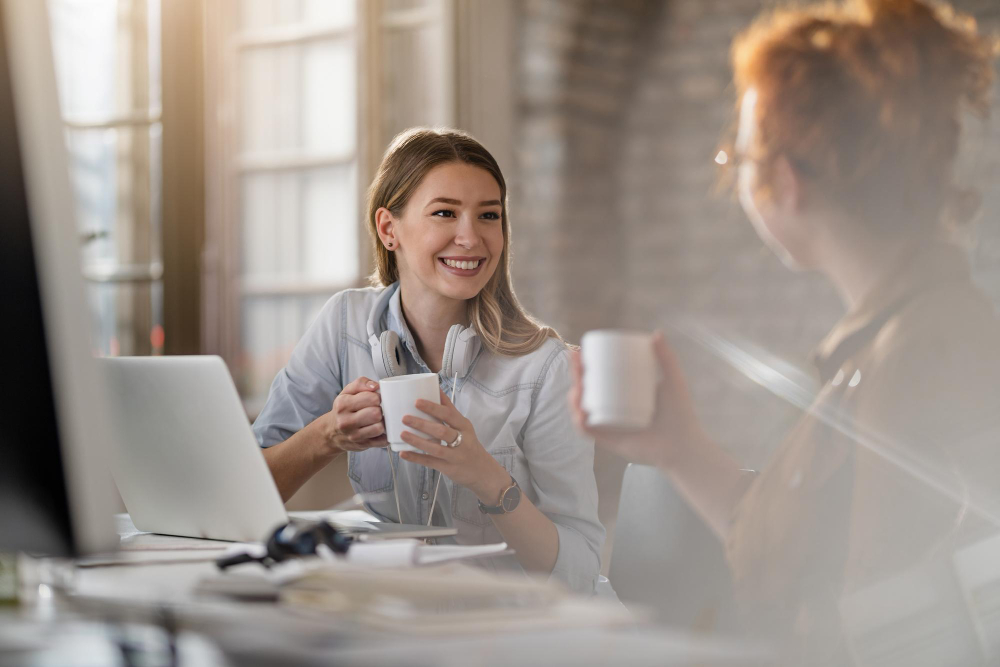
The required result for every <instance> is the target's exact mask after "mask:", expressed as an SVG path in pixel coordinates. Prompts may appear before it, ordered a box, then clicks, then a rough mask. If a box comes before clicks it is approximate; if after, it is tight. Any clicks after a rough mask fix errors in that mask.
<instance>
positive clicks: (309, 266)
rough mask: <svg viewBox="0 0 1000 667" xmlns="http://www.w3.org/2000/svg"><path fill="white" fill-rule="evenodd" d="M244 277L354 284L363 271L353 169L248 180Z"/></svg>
mask: <svg viewBox="0 0 1000 667" xmlns="http://www.w3.org/2000/svg"><path fill="white" fill-rule="evenodd" d="M242 197H243V200H242V201H243V211H242V221H243V222H242V226H241V228H242V230H243V238H242V245H243V253H242V259H243V274H244V275H245V276H248V277H251V278H256V279H261V278H269V279H277V280H299V281H329V282H332V283H348V282H352V281H353V280H354V279H355V278H356V276H357V273H358V270H359V262H358V215H357V204H356V203H355V202H356V199H357V187H356V177H355V170H354V168H353V167H336V168H328V169H312V170H307V171H304V172H302V173H294V172H293V173H259V174H251V175H248V176H246V177H244V179H243V195H242Z"/></svg>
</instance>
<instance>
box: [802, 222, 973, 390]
mask: <svg viewBox="0 0 1000 667" xmlns="http://www.w3.org/2000/svg"><path fill="white" fill-rule="evenodd" d="M970 274H971V270H970V267H969V259H968V256H967V254H966V252H965V251H964V250H963V249H962V248H961V247H959V246H958V245H956V244H954V243H948V242H945V241H935V242H931V243H927V244H924V245H921V246H919V247H917V248H915V249H914V250H913V251H911V252H908V253H906V254H905V255H903V256H902V257H900V258H899V260H898V261H896V262H895V263H894V265H893V268H892V270H889V271H886V272H885V273H884V274H883V277H882V278H881V279H880V280H879V281H878V282H877V283H876V284H875V285H873V286H872V288H871V289H869V290H868V293H867V294H866V295H865V296H864V297H863V298H862V299H861V300H860V301H858V302H857V303H856V304H854V306H853V307H852V308H851V309H850V310H849V311H848V313H847V314H846V315H845V316H844V317H843V318H842V319H841V320H840V322H838V323H837V325H836V326H835V327H834V328H833V330H832V331H831V332H830V333H829V334H827V336H826V338H824V339H823V340H822V342H820V344H819V345H818V346H817V347H816V350H815V351H814V352H813V355H812V360H813V363H815V364H816V366H817V368H818V369H819V372H820V378H821V380H822V381H823V382H826V381H827V380H829V379H830V378H831V377H832V376H833V375H834V374H835V373H836V372H837V370H838V369H839V368H840V366H841V364H843V362H844V361H846V360H847V359H848V358H850V357H851V356H852V355H853V354H854V353H856V352H857V351H858V350H857V349H854V348H856V347H857V346H858V344H859V343H860V345H861V346H862V347H863V346H864V344H865V343H867V342H868V341H870V340H871V335H874V334H876V333H877V330H878V329H880V328H881V325H883V324H885V322H886V321H887V320H888V319H889V318H890V317H891V316H892V315H893V314H894V313H895V312H897V311H898V310H899V309H900V308H901V307H902V306H903V304H904V303H906V302H908V301H909V300H910V299H912V298H913V297H914V296H916V295H917V294H919V293H921V292H924V291H927V290H929V289H932V288H933V287H935V286H937V285H941V284H943V283H948V282H954V281H961V280H966V281H967V280H969V279H970ZM872 329H874V330H875V331H872ZM866 334H870V335H866ZM859 339H863V340H860V341H859Z"/></svg>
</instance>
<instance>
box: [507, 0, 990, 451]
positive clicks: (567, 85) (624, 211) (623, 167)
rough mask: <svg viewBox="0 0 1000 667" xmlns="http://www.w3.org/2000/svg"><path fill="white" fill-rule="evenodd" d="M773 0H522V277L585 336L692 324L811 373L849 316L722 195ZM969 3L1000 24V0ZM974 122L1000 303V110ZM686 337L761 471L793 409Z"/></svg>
mask: <svg viewBox="0 0 1000 667" xmlns="http://www.w3.org/2000/svg"><path fill="white" fill-rule="evenodd" d="M768 4H771V3H764V2H760V1H759V0H674V1H670V2H667V1H663V2H658V1H639V0H632V1H627V2H621V1H614V0H518V12H517V14H518V16H517V31H516V33H517V39H518V42H519V43H518V48H517V50H516V52H517V54H518V57H517V58H518V60H517V65H516V76H517V85H516V87H515V88H516V90H517V99H516V101H515V107H516V115H515V124H514V126H515V128H516V133H515V143H514V150H515V169H514V173H513V174H511V175H510V181H511V200H512V207H511V210H512V219H513V225H514V227H513V229H514V253H515V282H516V287H517V290H518V294H519V296H520V297H521V299H522V301H523V302H524V303H525V304H526V305H527V307H528V308H529V309H530V310H531V311H532V312H534V313H535V314H537V315H538V316H540V317H541V318H543V319H544V320H546V321H547V322H548V323H550V324H552V325H554V326H556V327H557V328H558V329H559V330H560V332H561V333H563V335H564V336H566V337H568V338H569V339H570V340H579V337H580V335H581V334H582V333H583V332H584V331H586V330H587V329H591V328H597V327H607V326H616V327H618V326H625V327H639V328H652V327H654V326H663V325H665V324H667V323H669V322H677V321H694V322H697V323H699V324H701V325H704V326H705V327H707V328H708V329H709V330H711V331H713V332H716V333H718V334H721V335H722V336H724V337H726V338H727V339H731V340H734V341H736V342H738V343H740V344H743V343H747V344H753V345H757V346H759V347H760V348H762V349H763V350H765V351H766V352H768V353H770V354H773V355H776V357H777V358H780V359H786V360H788V361H790V362H792V363H794V364H796V365H799V366H802V367H803V369H806V370H808V366H807V362H806V358H807V355H808V353H809V351H810V350H811V348H812V347H813V346H814V345H815V343H816V342H817V341H818V340H819V339H820V338H821V337H822V336H823V335H824V333H825V332H826V331H827V330H828V329H829V328H830V326H831V325H832V324H833V323H834V322H836V320H837V319H838V318H839V316H840V315H841V314H842V306H841V304H840V302H839V300H838V299H837V298H836V296H835V294H834V293H833V290H832V289H831V288H830V287H829V286H828V285H826V284H825V283H824V282H823V281H822V280H820V279H819V278H817V277H815V276H809V275H795V274H792V273H789V272H788V271H787V270H785V269H784V268H783V267H782V266H781V265H780V264H779V262H778V261H777V259H775V258H774V257H773V256H772V254H771V253H770V252H768V251H767V250H766V249H765V248H764V247H763V245H762V244H761V242H760V241H759V240H758V239H757V237H756V235H755V234H754V232H753V230H752V229H751V227H750V225H749V223H748V222H747V221H746V219H745V217H744V216H743V214H742V212H741V211H740V209H739V206H738V205H737V204H736V202H735V201H734V200H733V199H732V197H731V196H729V195H727V194H722V195H717V194H715V192H714V191H715V189H716V188H715V186H716V180H717V172H716V170H717V167H716V165H715V164H714V162H713V158H714V156H715V154H716V152H717V150H718V145H719V141H720V137H721V135H722V134H723V131H724V130H725V129H726V127H727V124H728V123H730V122H731V112H732V109H733V106H734V100H733V93H732V88H731V72H730V70H729V68H728V63H727V60H728V51H729V44H730V41H731V39H732V37H733V36H734V35H735V34H736V33H737V32H738V31H740V30H741V29H742V28H743V27H744V26H745V25H747V23H748V22H749V21H750V20H751V18H752V17H753V16H754V15H756V13H757V12H758V11H759V10H760V9H761V8H762V7H763V6H766V5H768ZM958 5H959V6H960V7H962V8H964V9H966V10H968V11H971V12H974V13H975V14H976V15H977V16H979V17H980V18H981V20H982V23H983V25H984V26H986V27H989V28H992V29H994V30H1000V3H998V2H997V0H964V1H962V2H959V3H958ZM998 99H1000V93H998ZM971 130H972V131H971V132H970V138H969V144H970V146H972V147H973V150H972V151H971V152H970V153H969V155H968V159H967V160H966V162H965V163H964V164H963V165H962V169H961V170H960V171H961V172H962V173H963V174H966V175H969V176H971V179H967V182H971V183H973V184H975V185H977V186H979V187H980V188H982V189H983V190H984V194H985V195H986V211H987V214H986V216H985V217H984V222H983V225H982V226H981V227H980V230H979V234H980V238H979V240H978V244H977V246H976V250H975V253H974V255H975V258H976V262H977V267H978V274H977V278H978V279H979V280H980V282H981V284H983V286H984V287H985V288H987V290H988V291H990V293H991V294H992V295H993V296H994V298H995V299H996V300H997V302H998V303H1000V230H998V227H1000V161H998V156H1000V150H998V149H1000V111H998V113H997V114H996V116H995V117H994V119H993V120H992V121H990V122H988V123H986V124H975V125H973V126H972V128H971ZM673 341H674V343H675V347H677V348H678V351H679V352H680V354H681V356H682V360H683V362H684V364H685V366H686V368H687V370H688V371H689V374H690V377H691V379H692V385H693V391H694V393H695V396H696V399H697V401H698V405H699V409H700V411H701V412H702V415H703V417H704V418H705V420H706V422H707V424H708V426H709V428H710V429H711V431H712V432H713V433H714V434H715V435H716V437H718V438H719V439H720V440H721V441H722V442H723V443H724V444H726V445H727V446H728V447H729V448H730V449H732V450H733V451H734V452H735V453H736V454H737V455H738V456H739V457H740V458H741V459H742V460H743V461H745V462H746V463H747V464H748V465H755V466H756V465H760V464H761V463H763V461H764V460H765V459H766V458H767V455H768V453H769V452H770V449H771V448H772V447H773V446H774V445H775V444H776V443H777V442H778V440H779V439H780V437H781V435H782V434H783V433H784V431H785V430H786V429H787V428H788V427H789V426H790V425H791V423H792V422H793V421H794V420H795V419H796V418H797V414H796V411H795V410H794V409H792V408H791V407H790V406H788V405H787V404H785V403H784V402H783V401H781V400H780V399H777V398H775V397H774V396H772V395H770V394H769V392H768V391H766V390H765V389H763V388H762V387H759V386H757V385H756V384H754V383H752V382H750V381H748V380H747V379H745V378H744V377H743V376H742V375H741V374H740V373H738V372H736V371H735V370H733V369H732V368H731V367H730V366H729V365H728V364H726V363H724V362H723V361H721V360H720V359H719V358H718V357H717V356H716V355H714V354H712V353H710V352H708V351H707V350H706V349H704V348H703V347H702V346H700V345H697V344H695V343H694V342H693V341H692V339H690V338H685V337H684V336H676V335H675V336H674V337H673Z"/></svg>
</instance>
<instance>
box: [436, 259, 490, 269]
mask: <svg viewBox="0 0 1000 667" xmlns="http://www.w3.org/2000/svg"><path fill="white" fill-rule="evenodd" d="M481 261H482V260H479V259H477V260H475V261H473V262H459V261H456V260H454V259H446V260H444V263H445V264H447V265H448V266H450V267H452V268H455V269H465V270H466V271H468V270H469V269H474V268H476V267H477V266H479V263H480V262H481Z"/></svg>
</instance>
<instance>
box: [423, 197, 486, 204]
mask: <svg viewBox="0 0 1000 667" xmlns="http://www.w3.org/2000/svg"><path fill="white" fill-rule="evenodd" d="M431 204H451V205H452V206H461V205H462V202H461V201H459V200H458V199H448V198H447V197H435V198H434V199H432V200H430V201H429V202H427V205H428V206H430V205H431ZM479 205H480V206H500V200H499V199H487V200H486V201H481V202H479Z"/></svg>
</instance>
